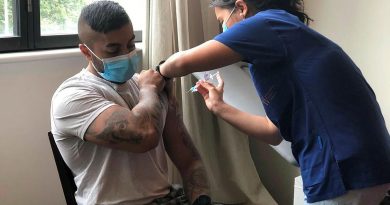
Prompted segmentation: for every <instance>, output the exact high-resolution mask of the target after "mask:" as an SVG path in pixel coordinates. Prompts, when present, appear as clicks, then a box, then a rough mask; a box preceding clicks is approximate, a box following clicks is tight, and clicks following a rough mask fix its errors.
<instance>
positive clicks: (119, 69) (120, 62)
mask: <svg viewBox="0 0 390 205" xmlns="http://www.w3.org/2000/svg"><path fill="white" fill-rule="evenodd" d="M84 45H85V44H84ZM85 47H87V49H88V50H89V51H90V52H91V53H92V54H93V55H94V56H95V57H96V58H97V59H99V60H100V61H102V63H103V66H104V68H103V72H99V71H98V70H97V69H96V67H95V65H94V63H93V62H92V66H93V68H94V69H95V71H96V72H97V73H98V74H99V75H100V76H101V77H102V78H104V79H105V80H108V81H110V82H113V83H119V84H121V83H124V82H126V81H128V80H129V79H130V78H131V77H133V75H134V74H135V72H136V71H137V68H138V63H139V57H138V56H137V52H136V50H134V51H132V52H130V53H128V54H125V55H120V56H116V57H112V58H103V59H101V58H99V57H98V56H97V55H96V54H95V53H94V52H93V51H92V50H91V49H89V47H88V46H87V45H85Z"/></svg>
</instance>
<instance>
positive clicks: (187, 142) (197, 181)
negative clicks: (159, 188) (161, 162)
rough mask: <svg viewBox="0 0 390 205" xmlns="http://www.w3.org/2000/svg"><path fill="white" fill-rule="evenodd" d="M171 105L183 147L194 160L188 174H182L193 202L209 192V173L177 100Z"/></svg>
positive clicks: (188, 194) (186, 189) (187, 193)
mask: <svg viewBox="0 0 390 205" xmlns="http://www.w3.org/2000/svg"><path fill="white" fill-rule="evenodd" d="M169 106H171V107H170V109H173V110H176V111H175V117H176V119H177V121H176V122H177V124H176V127H175V128H176V131H177V134H178V136H179V137H180V138H181V140H182V143H183V145H184V148H183V149H186V150H188V151H189V152H190V154H191V159H190V160H192V161H193V163H192V165H191V166H190V167H189V168H188V170H187V171H186V173H187V174H186V176H182V177H183V181H184V185H185V186H184V188H185V191H186V195H187V196H188V197H189V199H190V200H191V201H192V202H193V200H195V199H196V198H197V197H199V196H200V195H202V194H208V193H209V184H208V179H207V174H206V170H205V168H204V166H203V164H202V161H201V157H200V154H199V152H198V150H197V149H196V147H195V145H194V143H193V142H192V139H191V137H190V134H189V133H188V131H187V128H186V127H185V125H184V122H183V115H182V113H181V109H179V106H178V103H177V101H171V102H170V104H169Z"/></svg>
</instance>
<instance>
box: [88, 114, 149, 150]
mask: <svg viewBox="0 0 390 205" xmlns="http://www.w3.org/2000/svg"><path fill="white" fill-rule="evenodd" d="M128 126H129V120H128V118H127V116H126V113H123V112H122V111H116V112H113V113H112V114H111V116H110V117H109V119H108V120H107V121H106V123H105V126H104V129H103V131H102V132H100V133H96V132H94V131H93V130H92V129H88V131H87V134H88V135H94V136H96V138H97V139H100V140H104V141H108V142H109V143H111V144H118V143H124V142H127V143H132V144H140V143H141V142H142V136H141V135H139V134H137V133H135V132H133V133H130V134H127V135H126V134H125V132H126V130H127V128H128Z"/></svg>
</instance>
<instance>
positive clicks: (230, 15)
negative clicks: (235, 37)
mask: <svg viewBox="0 0 390 205" xmlns="http://www.w3.org/2000/svg"><path fill="white" fill-rule="evenodd" d="M234 10H236V7H234V8H233V10H232V11H231V12H230V14H229V17H228V18H227V19H226V21H225V24H227V22H228V21H229V20H230V17H232V14H233V12H234Z"/></svg>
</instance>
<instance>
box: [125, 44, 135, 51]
mask: <svg viewBox="0 0 390 205" xmlns="http://www.w3.org/2000/svg"><path fill="white" fill-rule="evenodd" d="M127 49H128V50H129V51H133V50H134V49H135V45H134V44H132V45H128V46H127Z"/></svg>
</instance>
